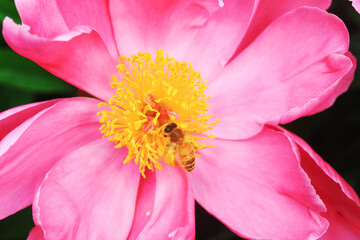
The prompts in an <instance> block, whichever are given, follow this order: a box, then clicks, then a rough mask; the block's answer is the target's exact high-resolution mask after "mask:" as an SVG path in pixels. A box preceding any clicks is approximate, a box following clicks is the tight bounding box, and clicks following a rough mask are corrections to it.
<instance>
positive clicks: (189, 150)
mask: <svg viewBox="0 0 360 240" xmlns="http://www.w3.org/2000/svg"><path fill="white" fill-rule="evenodd" d="M164 133H165V134H164V137H168V138H169V142H170V143H169V144H168V146H173V147H175V148H176V152H177V155H178V157H179V161H180V164H181V166H182V168H183V169H184V170H185V171H186V172H191V171H192V170H194V168H195V149H194V147H193V145H192V144H191V143H190V142H186V141H184V138H185V134H184V132H183V130H182V129H181V128H179V127H178V126H177V125H176V123H174V122H170V123H168V124H167V125H166V126H165V129H164Z"/></svg>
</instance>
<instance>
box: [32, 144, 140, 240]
mask: <svg viewBox="0 0 360 240" xmlns="http://www.w3.org/2000/svg"><path fill="white" fill-rule="evenodd" d="M126 154H127V150H126V149H125V148H121V149H115V148H114V144H113V143H112V142H110V141H108V140H107V139H100V140H97V141H94V142H91V143H89V144H87V145H85V146H83V147H81V148H79V149H77V150H75V151H73V152H72V153H70V154H68V155H67V156H65V157H64V158H63V159H61V161H59V162H58V164H56V165H55V167H53V169H52V170H51V171H49V172H48V174H47V175H46V178H45V179H44V181H43V182H42V184H41V186H40V188H39V190H38V192H37V194H36V196H35V200H34V205H33V211H34V221H35V223H36V224H37V225H39V226H41V227H42V228H43V229H44V233H45V238H46V239H126V237H127V235H128V234H129V231H130V228H131V224H132V220H133V216H134V211H135V203H136V194H137V191H138V184H139V179H140V176H139V170H138V168H137V166H136V165H134V164H133V163H130V164H126V165H124V164H123V161H124V159H125V156H126Z"/></svg>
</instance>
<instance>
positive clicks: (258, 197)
mask: <svg viewBox="0 0 360 240" xmlns="http://www.w3.org/2000/svg"><path fill="white" fill-rule="evenodd" d="M212 144H213V145H215V147H214V148H210V149H204V150H202V151H201V155H202V156H201V157H200V158H198V159H197V162H196V164H197V165H196V168H195V170H194V172H193V173H192V174H191V180H192V182H193V190H194V196H195V199H196V201H197V202H199V203H200V204H201V205H202V206H203V207H204V208H205V209H206V210H207V211H209V212H210V213H211V214H213V215H214V216H215V217H217V218H218V219H219V220H220V221H222V222H223V223H225V224H226V225H227V226H228V227H229V228H230V229H232V230H233V231H234V232H235V233H237V234H239V235H240V236H243V237H246V238H251V239H253V238H256V239H310V238H311V239H315V238H316V237H319V236H321V235H322V234H323V233H324V232H325V231H326V229H327V226H328V224H327V221H326V220H325V219H324V218H323V217H322V216H321V215H320V214H321V213H322V212H325V211H326V208H325V206H324V205H323V203H322V201H321V200H320V198H319V197H318V196H317V195H316V192H315V190H314V188H313V187H312V186H311V183H310V179H309V178H308V177H307V175H306V174H305V173H304V171H303V170H302V169H301V167H300V165H299V162H298V160H297V158H296V155H295V153H294V152H293V149H292V145H291V144H290V142H289V140H288V139H287V137H285V136H284V135H283V134H282V133H280V132H277V131H274V130H271V129H269V128H264V129H263V130H262V132H261V133H259V134H258V135H256V136H254V137H252V138H250V139H247V140H239V141H228V140H227V141H226V140H220V139H216V140H213V142H212Z"/></svg>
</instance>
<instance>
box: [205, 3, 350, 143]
mask: <svg viewBox="0 0 360 240" xmlns="http://www.w3.org/2000/svg"><path fill="white" fill-rule="evenodd" d="M348 43H349V38H348V33H347V30H346V27H345V26H344V24H343V23H342V22H341V20H339V19H338V18H337V17H335V16H334V15H331V14H328V13H326V12H325V11H322V10H319V9H315V8H300V9H297V10H295V11H293V12H291V13H288V14H285V15H283V16H282V17H280V18H278V19H277V20H276V21H274V22H273V23H272V24H271V25H270V26H269V27H268V28H267V29H266V30H265V31H264V32H263V33H262V34H261V35H260V36H259V37H258V38H257V39H256V40H255V41H254V42H253V43H252V44H251V45H250V46H249V47H248V48H247V49H246V50H244V51H243V52H242V53H241V54H239V55H238V56H237V57H236V58H235V59H234V60H233V61H232V62H230V64H229V65H228V66H227V67H226V68H225V69H224V71H223V72H222V73H221V75H219V77H218V78H217V79H216V80H215V81H212V82H209V88H208V93H209V94H210V99H209V103H210V109H209V112H210V113H213V115H214V116H215V117H218V118H219V119H220V123H219V124H217V125H216V126H217V128H216V129H215V131H214V133H215V135H216V136H217V137H221V138H226V139H239V138H246V137H250V136H252V135H254V134H256V133H257V132H259V131H260V130H261V128H262V126H263V124H264V123H270V124H274V125H275V124H278V123H287V122H290V121H292V120H294V119H297V118H299V117H301V116H306V115H309V114H313V113H315V112H316V111H319V110H322V109H324V108H327V107H329V106H331V104H332V103H333V102H334V100H335V98H336V97H337V96H338V95H339V94H341V93H342V92H344V91H345V90H346V89H347V88H348V86H349V84H350V82H351V79H352V78H349V75H350V76H352V74H350V73H352V71H353V70H354V64H355V63H353V62H352V61H351V60H352V59H353V58H351V57H348V56H347V54H346V53H347V49H348ZM344 54H345V55H344ZM235 118H236V119H237V120H236V121H234V119H235Z"/></svg>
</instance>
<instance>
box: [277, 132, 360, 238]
mask: <svg viewBox="0 0 360 240" xmlns="http://www.w3.org/2000/svg"><path fill="white" fill-rule="evenodd" d="M280 129H281V130H282V131H284V133H285V134H286V135H287V136H288V137H289V139H290V140H291V141H292V142H293V145H294V148H297V149H298V155H299V158H301V166H302V168H303V169H304V170H305V171H306V173H307V175H308V176H309V178H310V179H311V184H312V185H313V186H314V187H315V189H316V192H317V194H318V195H319V196H320V198H321V199H322V201H323V202H324V204H325V206H326V208H327V212H326V213H324V214H323V216H324V217H325V218H326V219H327V220H328V221H329V224H330V225H329V229H328V231H327V232H326V233H325V234H324V235H323V237H322V238H321V239H334V240H335V239H358V238H360V199H359V197H358V195H357V194H356V192H355V191H354V190H353V189H352V188H351V186H350V185H349V184H348V183H347V182H346V181H345V180H344V179H343V178H342V177H341V176H340V175H339V174H338V173H337V172H336V171H335V170H334V169H333V168H332V167H331V166H330V165H329V164H328V163H326V162H325V161H324V160H323V159H322V158H321V157H320V156H319V155H318V154H316V153H315V152H314V151H313V150H312V149H311V148H310V146H309V145H308V144H306V143H305V142H304V141H303V140H302V139H301V138H299V137H298V136H296V135H295V134H293V133H290V132H288V131H286V130H285V129H283V128H280Z"/></svg>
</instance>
